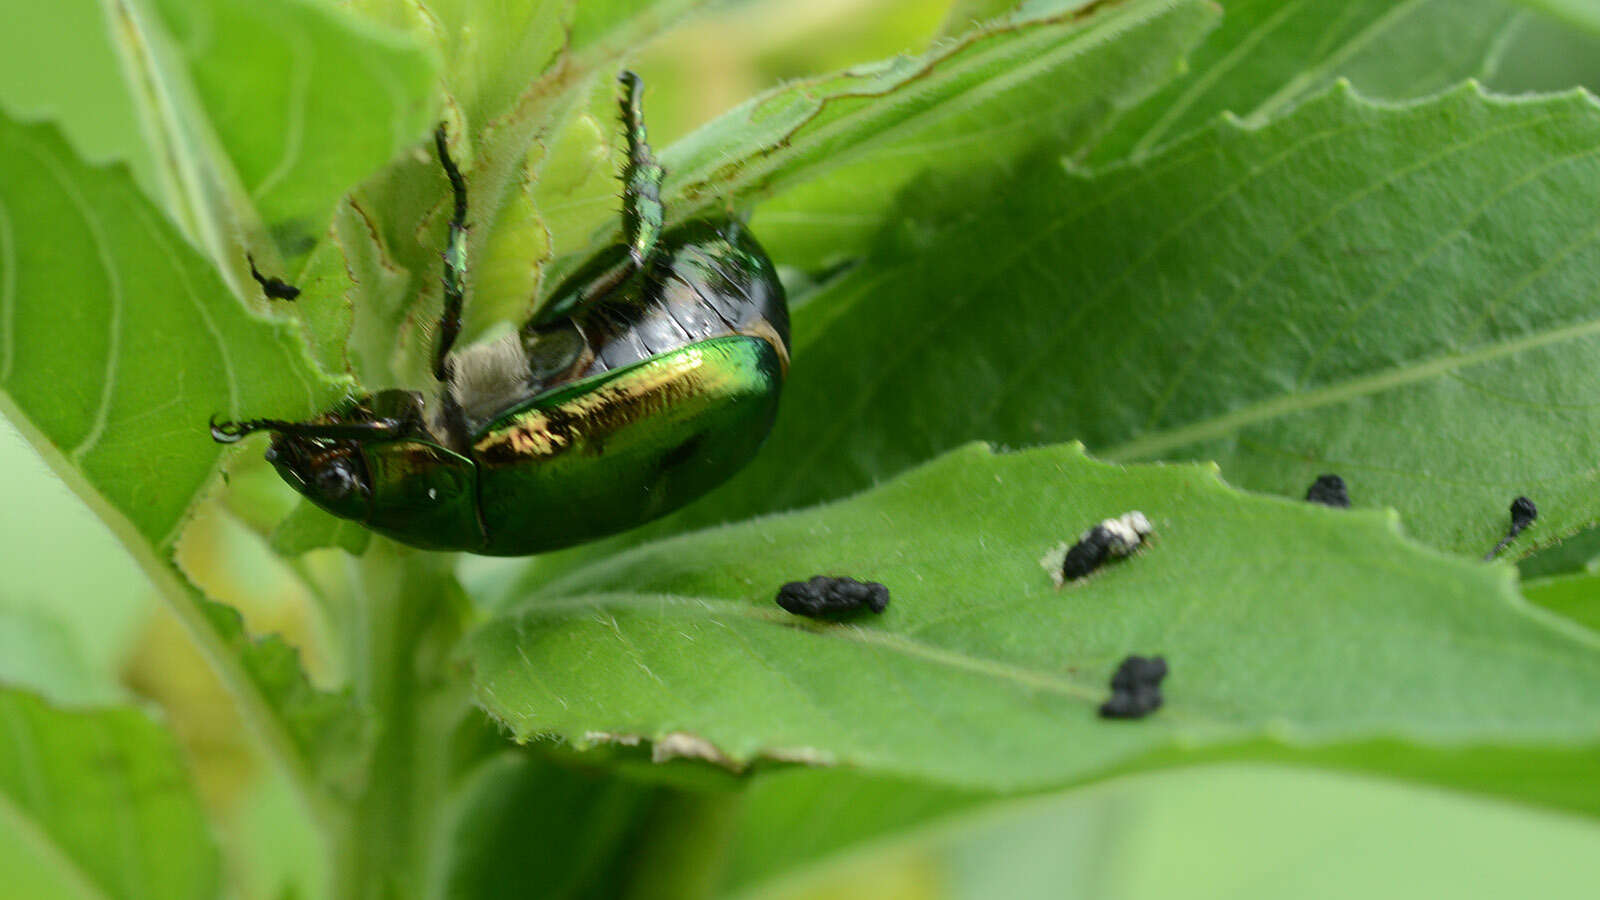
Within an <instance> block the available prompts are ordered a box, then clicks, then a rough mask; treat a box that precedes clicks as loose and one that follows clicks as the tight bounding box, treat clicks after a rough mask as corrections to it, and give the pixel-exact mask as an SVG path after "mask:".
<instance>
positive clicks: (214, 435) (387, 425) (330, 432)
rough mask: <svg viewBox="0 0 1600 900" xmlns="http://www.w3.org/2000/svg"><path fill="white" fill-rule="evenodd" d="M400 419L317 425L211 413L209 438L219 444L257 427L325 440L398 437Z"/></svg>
mask: <svg viewBox="0 0 1600 900" xmlns="http://www.w3.org/2000/svg"><path fill="white" fill-rule="evenodd" d="M402 425H403V423H402V422H401V421H400V420H399V419H378V420H376V421H373V422H345V423H340V424H332V425H317V424H314V423H311V422H286V421H284V420H282V419H246V420H244V421H242V422H228V421H223V422H218V421H217V417H216V416H212V417H211V439H212V440H214V441H216V442H217V443H219V444H233V443H237V442H238V441H239V440H240V439H241V438H243V437H244V436H245V435H248V434H254V433H256V432H257V431H274V432H277V433H278V434H286V435H290V436H293V437H305V438H322V439H324V440H331V441H338V440H346V441H360V440H363V439H365V440H376V439H380V438H395V437H399V436H400V434H401V431H402Z"/></svg>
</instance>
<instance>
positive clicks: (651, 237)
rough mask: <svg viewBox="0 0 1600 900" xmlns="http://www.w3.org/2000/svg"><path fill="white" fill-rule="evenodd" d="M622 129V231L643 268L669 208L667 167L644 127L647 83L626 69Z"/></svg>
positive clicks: (639, 266)
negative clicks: (664, 185)
mask: <svg viewBox="0 0 1600 900" xmlns="http://www.w3.org/2000/svg"><path fill="white" fill-rule="evenodd" d="M617 80H618V81H620V82H621V83H622V87H623V90H622V129H623V134H624V135H626V136H627V139H628V161H627V162H626V163H624V164H623V167H622V231H623V237H624V239H625V240H626V241H627V243H628V255H629V256H630V257H632V259H633V264H634V266H635V267H636V268H641V269H642V268H644V265H645V263H646V262H648V261H649V259H650V256H651V254H652V253H653V252H654V251H655V247H656V241H657V240H659V239H660V237H661V229H662V222H663V221H664V219H665V218H666V209H665V208H664V207H663V206H662V205H661V180H662V178H664V177H665V176H666V171H665V170H664V169H662V168H661V164H660V163H659V162H657V161H656V157H655V154H654V153H652V152H651V151H650V144H649V141H648V140H646V136H645V130H644V108H643V96H644V84H643V82H641V81H640V80H639V76H637V75H635V74H633V73H632V72H623V73H622V75H621V76H619V77H618V79H617Z"/></svg>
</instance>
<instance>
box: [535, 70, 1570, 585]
mask: <svg viewBox="0 0 1600 900" xmlns="http://www.w3.org/2000/svg"><path fill="white" fill-rule="evenodd" d="M1597 147H1600V111H1597V109H1596V105H1595V103H1594V101H1593V100H1592V99H1591V98H1589V97H1587V96H1580V95H1576V94H1571V95H1567V96H1562V97H1553V98H1542V99H1538V100H1529V101H1521V100H1518V101H1506V100H1495V99H1488V98H1485V97H1483V96H1482V95H1481V94H1480V93H1479V92H1478V91H1477V90H1476V89H1471V88H1466V89H1462V90H1459V91H1456V92H1454V93H1452V94H1450V95H1447V96H1444V97H1442V98H1439V99H1438V100H1436V101H1432V102H1428V103H1423V104H1420V105H1415V106H1408V107H1403V108H1393V107H1385V106H1377V105H1373V104H1370V103H1367V102H1365V101H1362V100H1361V99H1359V98H1357V97H1354V96H1352V95H1351V93H1350V92H1349V91H1348V90H1345V89H1339V90H1335V91H1333V92H1330V93H1329V94H1326V95H1324V96H1323V97H1321V98H1319V99H1317V100H1315V101H1313V102H1310V103H1308V104H1306V105H1304V106H1302V107H1300V108H1299V109H1298V111H1297V112H1296V113H1295V114H1293V115H1292V116H1289V117H1287V118H1285V119H1282V120H1280V121H1277V122H1274V123H1273V124H1271V125H1268V126H1265V127H1262V128H1259V129H1254V128H1240V127H1238V126H1237V125H1235V124H1233V123H1230V122H1224V123H1221V124H1219V125H1217V126H1216V127H1214V128H1212V129H1210V130H1209V131H1207V132H1205V133H1204V134H1202V135H1199V136H1197V137H1195V138H1194V139H1192V140H1190V141H1187V142H1185V143H1182V144H1179V145H1176V146H1173V147H1171V148H1170V149H1169V150H1167V151H1166V152H1164V153H1162V154H1161V155H1159V156H1156V157H1153V158H1150V159H1148V160H1145V161H1143V162H1141V163H1139V164H1136V165H1129V166H1121V167H1113V168H1111V169H1107V170H1105V171H1103V172H1101V173H1100V174H1098V175H1095V176H1092V177H1086V176H1084V175H1081V174H1078V173H1076V172H1073V171H1064V170H1063V169H1062V168H1061V167H1060V166H1058V165H1056V163H1055V161H1054V160H1049V159H1046V160H1042V161H1040V162H1039V163H1038V164H1036V165H1034V166H1032V167H1030V168H1028V169H1027V170H1025V171H1023V172H1020V173H1018V174H1017V175H1015V176H1013V177H1011V178H1009V179H1005V180H1000V181H985V182H980V183H979V184H977V185H972V184H961V183H956V184H951V185H946V186H945V188H944V190H943V192H939V193H935V192H934V191H932V189H931V188H930V191H929V192H928V195H927V196H928V199H926V200H925V201H924V205H923V206H922V207H921V209H919V210H918V213H919V214H920V215H923V216H924V217H925V219H924V220H925V221H929V222H937V221H939V220H940V218H941V217H942V218H943V219H944V221H945V222H946V225H945V226H944V227H943V228H942V229H940V230H938V231H934V232H932V233H931V235H928V234H925V233H913V234H910V235H908V236H906V237H905V238H904V239H902V240H900V241H899V242H898V244H893V243H891V242H889V241H884V242H883V245H882V246H880V248H879V250H878V251H877V252H876V253H875V254H874V255H873V256H872V257H870V258H869V259H868V260H867V261H866V262H865V263H864V264H863V265H862V266H860V267H859V268H858V269H856V270H854V271H852V272H851V273H849V274H848V275H846V276H844V277H842V278H839V279H837V280H836V281H834V282H833V283H832V284H830V285H829V286H828V287H827V288H825V289H824V290H822V291H821V292H820V293H819V294H817V295H816V296H815V297H814V298H813V299H812V300H811V301H810V302H809V303H807V304H806V305H805V306H803V307H802V308H801V309H799V310H798V311H797V312H796V315H795V339H794V365H793V367H792V369H791V371H790V380H789V384H788V385H787V387H786V388H785V394H784V398H783V403H782V408H781V409H780V412H779V419H778V424H777V426H776V428H775V430H774V432H773V434H772V437H771V438H770V439H769V440H768V442H767V445H766V447H765V448H764V449H763V450H762V452H761V454H760V455H759V456H758V457H757V458H756V460H755V462H754V463H753V464H752V465H751V466H750V467H748V468H747V469H746V470H745V471H743V472H742V473H740V474H739V475H738V476H736V477H735V478H734V479H732V480H731V481H730V482H729V483H728V484H727V485H726V486H725V487H724V488H722V489H720V490H719V491H718V492H717V493H716V494H714V495H712V497H711V498H708V499H707V500H706V501H703V502H702V503H700V504H698V505H697V506H695V507H691V508H690V509H689V510H687V511H686V512H685V513H684V514H682V515H680V516H677V517H675V518H673V519H669V520H668V521H667V522H665V523H663V524H662V525H660V526H657V527H656V528H654V529H651V530H648V531H646V532H643V533H644V534H650V533H655V534H659V533H661V532H663V531H665V530H667V529H672V528H678V529H681V528H685V527H692V526H693V525H698V524H704V523H708V522H717V521H726V520H730V519H739V518H743V517H745V516H749V515H753V514H757V513H761V512H766V511H770V510H776V509H786V508H793V507H798V506H803V505H806V504H810V503H815V502H818V501H820V500H825V499H828V498H831V497H837V496H840V495H842V494H845V493H848V492H849V491H852V490H858V489H860V488H862V487H865V486H867V485H870V484H871V483H873V481H874V480H876V479H881V478H884V477H887V476H889V475H892V474H893V473H895V472H898V471H901V470H903V469H905V468H907V467H909V466H912V465H915V464H916V463H918V462H920V461H922V460H924V459H927V458H928V457H929V456H931V455H933V454H935V453H938V452H940V451H941V450H945V449H947V448H949V447H953V446H955V445H957V444H959V443H961V442H963V441H969V440H992V441H996V442H999V443H1002V444H1007V445H1013V446H1017V445H1028V444H1034V443H1040V442H1046V441H1059V440H1068V439H1081V440H1083V441H1085V442H1086V443H1087V444H1088V445H1089V446H1090V447H1091V448H1092V449H1093V450H1094V452H1096V453H1097V454H1100V455H1102V456H1106V457H1109V458H1111V459H1115V460H1136V459H1154V458H1166V459H1214V460H1217V461H1218V462H1220V463H1221V465H1222V469H1223V472H1224V473H1225V474H1226V476H1227V478H1228V480H1229V481H1230V482H1232V483H1234V484H1238V485H1240V486H1241V487H1245V488H1250V489H1254V490H1261V491H1268V492H1272V493H1278V494H1284V495H1288V496H1295V497H1299V496H1303V495H1304V493H1305V490H1306V487H1307V486H1308V485H1309V484H1310V483H1311V482H1312V481H1313V480H1314V479H1315V478H1316V477H1317V475H1318V474H1320V473H1323V472H1337V473H1340V474H1342V475H1343V476H1344V478H1345V479H1346V481H1348V482H1349V484H1350V491H1351V497H1352V498H1353V499H1354V501H1355V503H1356V505H1358V506H1393V507H1395V508H1398V509H1399V510H1400V511H1401V513H1402V516H1403V518H1404V520H1405V523H1406V530H1407V531H1408V532H1409V533H1411V534H1414V535H1416V536H1418V537H1420V538H1422V539H1423V540H1425V541H1427V542H1429V543H1432V544H1434V545H1435V546H1438V547H1442V548H1446V549H1450V550H1454V551H1458V552H1461V553H1466V554H1471V555H1473V556H1480V557H1481V556H1482V555H1483V553H1484V552H1485V551H1487V550H1488V549H1489V548H1490V547H1492V546H1493V545H1494V543H1495V541H1496V540H1497V539H1498V538H1499V537H1500V535H1501V534H1503V533H1504V531H1505V528H1506V526H1507V523H1508V520H1507V512H1506V509H1507V505H1508V504H1509V503H1510V501H1511V499H1512V498H1513V497H1516V496H1517V495H1519V494H1526V495H1528V496H1530V497H1532V498H1533V499H1534V500H1535V501H1536V502H1537V503H1538V504H1539V509H1540V512H1541V516H1540V519H1539V523H1538V525H1537V527H1536V529H1535V530H1534V531H1532V532H1530V533H1529V535H1528V536H1527V537H1524V538H1523V539H1522V540H1520V541H1518V543H1517V544H1516V545H1514V548H1513V551H1514V552H1519V553H1526V552H1529V551H1530V550H1531V549H1532V548H1534V547H1536V546H1538V544H1540V543H1543V542H1549V541H1551V540H1554V539H1557V538H1559V537H1561V536H1563V535H1566V534H1570V533H1572V532H1574V531H1576V530H1577V529H1579V528H1582V527H1585V526H1587V525H1588V524H1589V523H1590V522H1592V521H1594V520H1595V518H1596V517H1597V516H1600V506H1597V504H1596V500H1595V497H1596V495H1597V494H1596V490H1595V488H1596V484H1597V482H1600V474H1597V473H1596V472H1595V470H1594V468H1593V465H1592V460H1593V459H1594V458H1595V456H1596V452H1597V451H1596V450H1595V449H1594V446H1593V440H1594V436H1595V435H1597V434H1600V409H1596V408H1595V407H1593V406H1592V405H1591V404H1589V403H1588V401H1587V400H1586V399H1584V398H1587V397H1590V396H1593V395H1595V394H1597V393H1600V384H1597V383H1596V382H1595V374H1594V373H1595V372H1596V371H1600V365H1597V364H1596V362H1595V353H1596V347H1597V346H1600V345H1597V343H1596V337H1595V334H1596V332H1597V330H1600V327H1597V325H1596V322H1595V319H1594V314H1593V303H1592V298H1593V296H1594V279H1593V273H1594V271H1595V270H1596V267H1597V266H1600V248H1597V247H1596V245H1595V241H1594V237H1595V233H1596V227H1597V226H1596V222H1597V220H1596V217H1595V207H1594V204H1592V203H1591V202H1590V198H1592V197H1594V196H1597V195H1600V160H1597V159H1596V158H1595V155H1594V154H1595V150H1596V148H1597ZM975 196H983V197H985V198H986V199H985V201H984V202H982V203H979V202H975V201H974V200H973V198H974V197H975ZM929 228H930V229H931V228H932V226H929ZM924 231H925V232H926V231H927V229H925V230H924ZM632 539H633V540H637V539H638V538H637V536H635V537H633V538H632ZM589 552H591V553H592V552H593V551H589ZM581 556H584V552H582V551H580V552H577V553H569V555H568V557H567V558H568V559H570V558H572V557H581ZM559 567H560V566H559V563H558V564H556V565H554V566H548V567H547V568H556V569H559Z"/></svg>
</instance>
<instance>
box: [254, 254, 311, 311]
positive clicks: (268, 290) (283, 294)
mask: <svg viewBox="0 0 1600 900" xmlns="http://www.w3.org/2000/svg"><path fill="white" fill-rule="evenodd" d="M245 260H246V261H247V262H249V263H250V277H251V278H254V279H255V280H256V284H259V285H261V293H263V294H266V295H267V296H268V297H269V298H271V299H273V300H293V299H294V298H296V297H298V296H300V289H299V288H297V287H295V286H294V285H292V284H290V283H289V282H287V281H284V280H283V279H282V278H278V277H277V276H271V277H269V276H266V275H263V274H261V272H259V271H258V270H257V269H256V259H255V257H253V256H249V255H246V256H245Z"/></svg>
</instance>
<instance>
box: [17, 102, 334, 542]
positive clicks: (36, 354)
mask: <svg viewBox="0 0 1600 900" xmlns="http://www.w3.org/2000/svg"><path fill="white" fill-rule="evenodd" d="M0 148H3V157H0V159H3V162H0V169H3V172H0V276H3V278H0V403H3V404H4V406H5V411H6V412H7V413H8V414H9V415H10V416H11V417H12V418H13V420H14V421H16V422H17V423H18V425H19V426H20V427H22V428H23V431H24V433H25V434H27V435H28V436H29V437H30V438H32V439H33V440H34V443H35V446H36V447H39V448H40V449H41V451H43V450H45V449H46V448H49V449H51V450H54V451H55V452H58V453H60V454H61V455H62V456H63V457H64V458H65V460H66V461H67V462H68V463H69V464H70V465H71V466H72V468H73V469H75V470H76V471H78V472H79V473H81V476H82V478H83V479H84V480H85V481H86V482H88V484H89V486H91V487H92V489H93V490H94V491H96V492H97V493H98V494H100V495H101V496H102V497H103V498H104V500H105V501H106V503H108V504H109V505H110V506H112V507H114V508H115V509H116V511H117V512H118V514H119V515H121V516H122V517H124V518H125V519H126V521H127V524H128V525H129V526H130V527H131V529H132V530H133V531H134V532H136V533H137V534H138V535H139V537H140V538H141V539H142V540H144V541H146V542H149V543H150V544H151V545H153V546H155V547H157V548H168V547H170V546H171V545H172V542H173V540H174V538H175V535H176V533H177V528H178V526H179V524H180V523H181V521H182V518H183V515H184V513H185V511H186V510H187V509H188V507H189V505H190V504H191V503H192V502H193V500H194V498H195V497H196V496H197V495H198V494H199V493H200V491H201V490H202V489H203V487H204V486H205V484H206V483H207V482H208V481H209V480H210V478H211V475H212V473H213V471H214V470H215V468H216V465H217V461H218V458H219V456H220V455H221V452H222V451H221V448H219V447H218V446H217V445H216V444H214V443H213V442H212V441H211V437H210V435H209V434H208V433H207V430H206V422H207V419H208V418H210V417H211V416H213V415H217V416H220V417H223V418H238V417H256V416H282V417H286V418H296V417H302V416H305V415H307V414H310V413H311V412H313V411H315V410H317V409H319V408H321V407H324V406H326V405H327V404H328V403H330V402H331V401H332V400H333V399H334V398H335V397H336V396H337V395H338V392H337V391H336V389H335V387H334V386H333V385H332V384H331V383H329V382H327V381H325V380H323V379H321V378H320V377H319V376H318V375H317V374H316V373H315V370H314V368H313V366H312V365H311V363H310V362H309V360H308V359H307V358H306V355H305V351H304V349H303V346H302V344H301V341H300V340H299V337H298V335H297V334H295V333H294V332H293V331H292V330H290V329H289V328H287V327H285V326H283V325H280V324H277V323H273V322H269V321H266V320H263V319H260V318H257V317H255V316H253V315H251V314H250V313H248V312H246V310H245V309H244V308H243V307H242V306H240V304H239V303H238V302H237V301H236V300H235V299H234V298H233V297H232V296H230V294H229V291H228V289H227V287H226V286H225V285H224V284H223V283H222V282H221V280H220V279H218V277H217V275H216V272H215V271H214V270H213V269H212V268H211V267H210V266H209V265H208V264H207V263H206V261H205V260H204V259H202V258H201V257H200V256H199V255H198V254H197V253H195V251H194V250H193V249H192V248H191V247H190V246H189V245H188V244H187V243H186V242H185V241H184V240H183V238H182V237H181V236H180V235H178V234H177V233H176V232H175V231H174V230H173V228H172V226H171V225H169V224H168V222H167V220H166V219H165V218H163V217H162V216H161V214H160V213H159V212H157V211H156V210H155V209H153V208H152V207H151V206H150V204H149V203H148V201H146V200H145V199H144V198H143V197H142V196H141V195H140V194H139V193H138V191H137V190H136V189H135V188H134V187H133V184H132V182H131V180H130V179H129V177H128V174H127V172H126V171H125V170H122V169H116V168H108V169H101V168H91V167H89V166H85V165H84V164H82V163H81V162H79V161H78V160H77V159H76V157H75V156H74V155H73V153H72V151H71V150H70V149H68V147H67V145H66V144H65V142H63V141H62V139H61V137H60V136H59V135H58V134H57V133H56V132H55V131H54V130H53V129H51V128H49V127H45V126H36V125H21V124H17V123H14V122H12V121H10V120H4V121H0ZM41 440H42V441H43V442H44V446H41V445H40V442H41ZM156 476H159V477H156Z"/></svg>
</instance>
